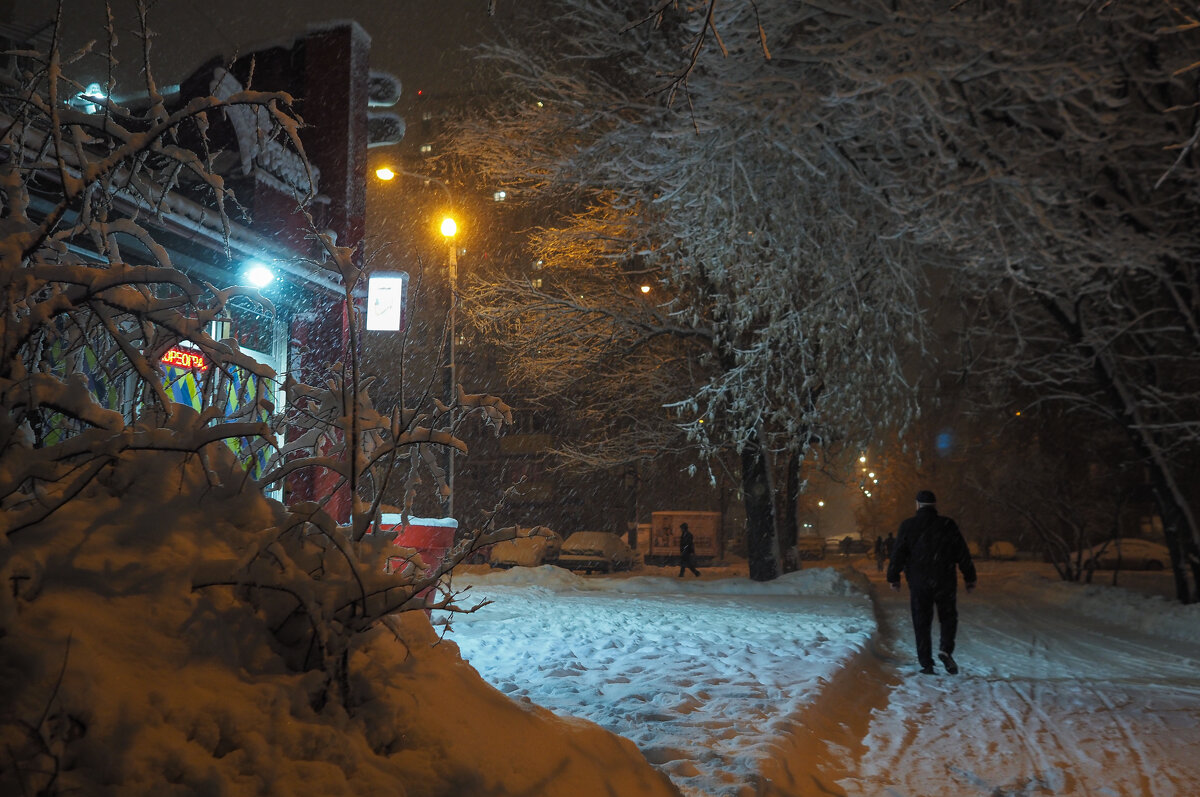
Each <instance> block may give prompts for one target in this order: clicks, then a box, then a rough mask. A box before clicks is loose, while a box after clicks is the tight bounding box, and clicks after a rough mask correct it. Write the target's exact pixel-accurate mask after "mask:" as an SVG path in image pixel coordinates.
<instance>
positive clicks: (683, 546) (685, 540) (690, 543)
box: [679, 529, 696, 556]
mask: <svg viewBox="0 0 1200 797" xmlns="http://www.w3.org/2000/svg"><path fill="white" fill-rule="evenodd" d="M694 553H696V538H695V537H693V536H692V532H690V531H688V530H687V529H684V530H683V531H681V532H679V555H680V556H691V555H692V554H694Z"/></svg>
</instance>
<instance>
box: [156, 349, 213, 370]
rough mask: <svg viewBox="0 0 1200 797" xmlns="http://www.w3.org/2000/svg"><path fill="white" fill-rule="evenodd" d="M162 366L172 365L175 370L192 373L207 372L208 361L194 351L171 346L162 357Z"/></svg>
mask: <svg viewBox="0 0 1200 797" xmlns="http://www.w3.org/2000/svg"><path fill="white" fill-rule="evenodd" d="M162 362H163V364H164V365H173V366H175V367H176V368H187V369H189V370H192V371H207V370H208V361H207V360H205V359H204V355H203V354H201V353H200V352H199V351H197V350H194V349H185V348H183V347H182V346H173V347H172V348H170V349H167V351H166V353H165V354H163V356H162Z"/></svg>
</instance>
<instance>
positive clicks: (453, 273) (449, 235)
mask: <svg viewBox="0 0 1200 797" xmlns="http://www.w3.org/2000/svg"><path fill="white" fill-rule="evenodd" d="M457 233H458V224H457V223H456V222H455V221H454V219H452V218H451V217H450V216H447V217H446V218H444V219H442V235H444V236H446V243H447V244H448V245H449V267H450V274H449V276H450V397H449V398H450V402H449V406H450V416H449V417H450V432H451V433H452V434H453V432H454V402H455V401H456V400H457V395H458V374H457V372H456V370H455V367H454V349H455V345H456V344H457V342H458V341H457V340H456V339H457V338H458V323H457V313H456V310H457V308H458V251H457V249H456V247H455V244H454V236H455V235H456V234H457ZM449 455H450V465H449V468H448V470H447V475H448V476H449V483H450V500H449V502H448V504H449V505H448V507H447V509H448V511H449V515H450V517H454V449H449Z"/></svg>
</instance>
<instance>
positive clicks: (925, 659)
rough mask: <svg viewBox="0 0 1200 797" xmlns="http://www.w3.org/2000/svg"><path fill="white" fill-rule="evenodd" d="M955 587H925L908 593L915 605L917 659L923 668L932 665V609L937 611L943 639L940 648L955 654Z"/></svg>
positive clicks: (940, 640)
mask: <svg viewBox="0 0 1200 797" xmlns="http://www.w3.org/2000/svg"><path fill="white" fill-rule="evenodd" d="M955 592H956V590H955V588H954V587H951V588H950V589H922V590H915V589H914V590H911V591H910V592H909V605H911V606H912V621H913V633H914V634H916V637H917V661H919V662H920V663H921V666H922V667H932V666H933V638H932V637H933V612H934V609H936V610H937V617H938V625H939V626H940V632H941V638H940V639H939V641H938V650H941V651H944V652H946V653H950V654H953V653H954V636H955V634H957V633H958V601H957V596H956V595H955Z"/></svg>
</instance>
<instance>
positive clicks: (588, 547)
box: [555, 531, 634, 573]
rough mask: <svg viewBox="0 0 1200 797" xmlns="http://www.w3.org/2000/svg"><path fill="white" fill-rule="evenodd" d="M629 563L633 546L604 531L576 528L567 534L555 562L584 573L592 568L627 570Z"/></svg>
mask: <svg viewBox="0 0 1200 797" xmlns="http://www.w3.org/2000/svg"><path fill="white" fill-rule="evenodd" d="M633 563H634V554H633V549H631V548H630V547H629V545H628V544H627V543H626V542H625V540H623V539H621V538H620V537H618V536H617V535H615V534H609V533H608V532H607V531H577V532H575V533H574V534H572V535H571V536H570V537H567V541H566V542H564V543H563V545H562V552H561V553H560V554H559V555H558V561H557V562H556V563H555V564H557V565H558V566H559V567H565V568H567V569H568V570H583V571H584V572H586V573H591V572H592V571H593V570H602V571H604V572H605V573H613V572H616V571H617V570H629V569H631V568H632V567H633Z"/></svg>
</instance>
